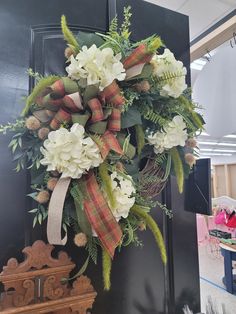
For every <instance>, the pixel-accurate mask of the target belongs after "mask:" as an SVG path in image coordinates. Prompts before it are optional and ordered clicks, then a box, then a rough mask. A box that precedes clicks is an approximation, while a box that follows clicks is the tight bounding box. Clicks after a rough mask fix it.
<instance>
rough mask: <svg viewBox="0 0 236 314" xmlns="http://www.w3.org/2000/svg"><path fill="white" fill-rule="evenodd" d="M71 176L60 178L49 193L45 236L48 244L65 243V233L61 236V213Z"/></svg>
mask: <svg viewBox="0 0 236 314" xmlns="http://www.w3.org/2000/svg"><path fill="white" fill-rule="evenodd" d="M70 181H71V178H69V177H68V178H60V179H59V180H58V182H57V184H56V186H55V188H54V190H53V193H52V195H51V199H50V203H49V208H48V223H47V237H48V242H49V243H50V244H56V245H65V244H66V242H67V234H66V235H65V237H64V238H63V239H62V238H61V226H62V213H63V208H64V202H65V198H66V193H67V190H68V188H69V185H70Z"/></svg>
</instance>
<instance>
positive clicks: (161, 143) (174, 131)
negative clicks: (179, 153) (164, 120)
mask: <svg viewBox="0 0 236 314" xmlns="http://www.w3.org/2000/svg"><path fill="white" fill-rule="evenodd" d="M186 127H187V126H186V123H185V122H184V120H183V118H182V117H181V116H175V117H174V118H173V119H172V121H170V122H169V123H168V124H167V125H166V126H165V127H164V128H163V130H162V131H157V132H156V133H154V134H152V135H149V136H148V141H149V143H150V144H151V145H154V152H155V153H156V154H161V153H163V151H164V150H166V149H170V148H172V147H175V146H184V145H185V141H186V140H187V138H188V134H187V130H186Z"/></svg>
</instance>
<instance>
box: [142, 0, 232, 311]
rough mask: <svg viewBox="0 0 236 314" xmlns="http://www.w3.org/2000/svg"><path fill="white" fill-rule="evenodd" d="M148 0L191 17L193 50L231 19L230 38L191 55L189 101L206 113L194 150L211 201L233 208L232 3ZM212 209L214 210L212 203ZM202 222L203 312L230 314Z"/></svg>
mask: <svg viewBox="0 0 236 314" xmlns="http://www.w3.org/2000/svg"><path fill="white" fill-rule="evenodd" d="M148 1H149V2H152V3H155V4H158V5H160V6H163V7H166V8H168V9H171V10H174V11H177V12H180V13H183V14H186V15H188V16H189V22H190V43H191V48H193V46H194V44H196V43H197V42H199V40H201V39H202V38H204V37H206V36H207V34H210V33H211V31H214V30H215V28H216V26H217V25H220V24H221V23H222V24H223V21H224V20H227V17H230V18H228V19H234V20H235V24H234V27H232V28H231V29H230V32H231V35H228V37H227V36H226V39H224V38H223V37H224V36H221V38H220V40H219V45H216V47H214V49H211V48H210V49H207V47H208V46H207V43H206V46H205V53H203V54H202V55H201V57H200V58H197V59H196V57H195V56H193V55H191V61H192V62H191V82H192V91H193V99H194V100H195V101H197V102H198V103H199V104H200V105H201V106H202V107H203V108H204V110H203V111H202V112H203V114H204V116H205V117H206V120H207V125H206V130H205V132H203V133H202V134H201V136H199V138H198V146H199V148H200V158H210V159H211V183H212V198H218V197H221V196H227V197H229V198H230V199H229V202H230V205H229V206H231V207H232V208H236V119H235V118H232V117H233V116H234V117H236V112H235V111H236V109H235V108H236V106H235V100H236V87H235V79H234V75H235V73H236V1H235V0H199V1H196V0H169V1H166V0H148ZM231 21H232V20H231ZM209 47H211V44H209ZM190 51H191V49H190ZM234 107H235V108H234ZM231 199H232V200H231ZM212 205H213V206H214V205H215V204H214V199H213V202H212ZM202 218H203V217H198V218H197V219H198V220H199V221H198V222H197V225H198V245H199V270H200V286H201V307H202V311H203V312H204V313H205V309H206V306H207V304H208V302H209V298H210V299H211V300H212V301H213V304H214V306H215V307H216V308H217V310H218V311H219V313H227V314H234V313H235V311H236V310H235V308H236V295H233V294H230V293H228V292H227V291H226V289H225V286H224V284H223V282H222V277H223V275H224V264H223V263H224V261H223V257H222V256H221V253H220V249H219V243H217V241H215V240H214V239H213V240H212V239H211V238H209V237H208V234H207V232H208V231H209V228H208V225H207V219H205V217H204V219H202ZM212 221H213V219H212ZM203 223H204V224H206V225H205V234H204V230H203V229H204V226H203V225H202V224H203ZM234 236H236V232H234ZM234 267H235V268H236V265H235V266H234ZM235 272H236V269H235V270H234V273H235ZM222 304H223V305H222ZM217 313H218V312H217Z"/></svg>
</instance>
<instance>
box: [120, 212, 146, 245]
mask: <svg viewBox="0 0 236 314" xmlns="http://www.w3.org/2000/svg"><path fill="white" fill-rule="evenodd" d="M139 223H140V219H137V217H136V216H135V215H133V214H132V213H130V214H129V216H128V217H127V218H126V219H122V220H121V221H120V227H121V229H122V233H123V236H122V239H121V243H120V246H119V248H120V249H121V247H122V246H123V247H126V246H129V245H130V244H134V245H135V246H136V247H138V246H142V242H141V241H140V240H139V239H138V235H137V232H136V231H137V230H138V227H139Z"/></svg>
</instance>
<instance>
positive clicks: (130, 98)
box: [122, 88, 139, 112]
mask: <svg viewBox="0 0 236 314" xmlns="http://www.w3.org/2000/svg"><path fill="white" fill-rule="evenodd" d="M124 97H125V104H124V106H123V108H122V110H123V112H125V111H127V110H128V109H129V107H131V106H132V105H133V104H134V103H135V100H137V99H139V93H138V92H136V91H135V90H134V89H131V88H127V89H125V90H124Z"/></svg>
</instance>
